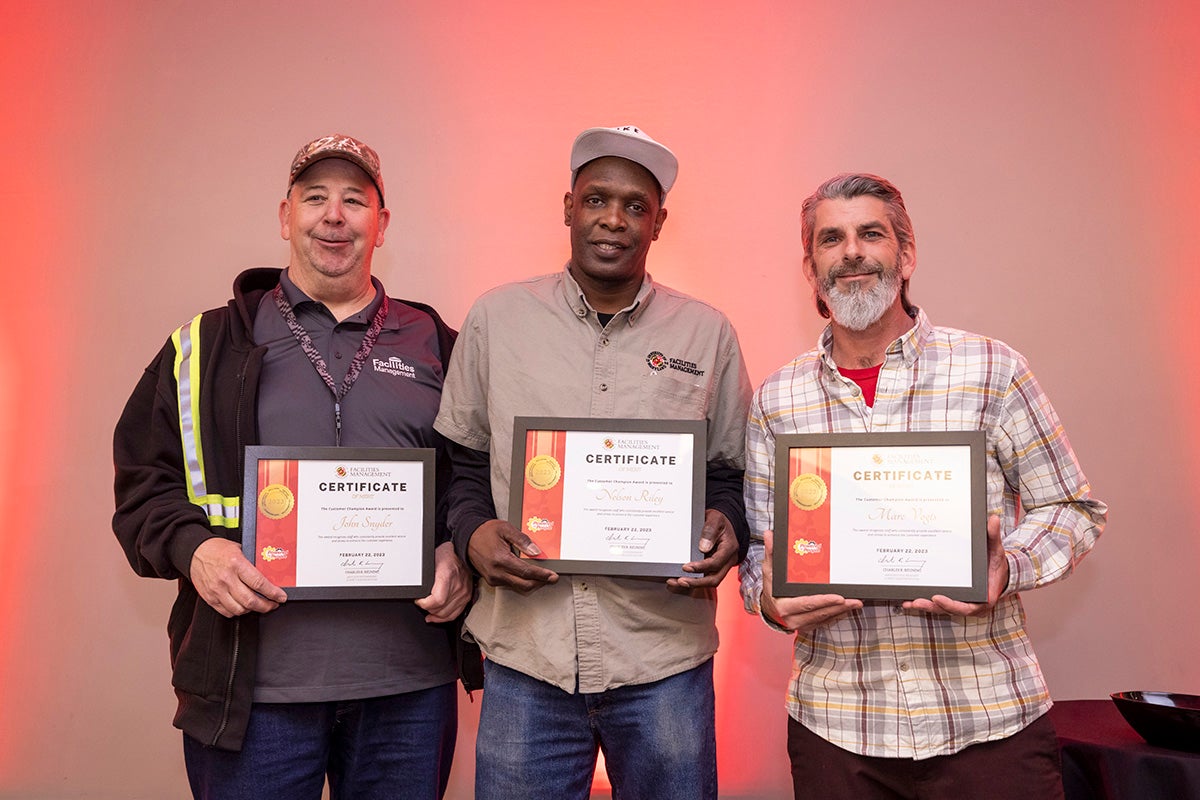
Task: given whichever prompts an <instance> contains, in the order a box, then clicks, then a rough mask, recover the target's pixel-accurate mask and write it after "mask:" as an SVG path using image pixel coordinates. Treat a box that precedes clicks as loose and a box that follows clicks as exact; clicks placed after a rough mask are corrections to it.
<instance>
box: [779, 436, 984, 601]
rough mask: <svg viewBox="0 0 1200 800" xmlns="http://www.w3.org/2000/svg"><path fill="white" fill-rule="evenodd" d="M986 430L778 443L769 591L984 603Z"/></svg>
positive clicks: (782, 594)
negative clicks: (941, 596)
mask: <svg viewBox="0 0 1200 800" xmlns="http://www.w3.org/2000/svg"><path fill="white" fill-rule="evenodd" d="M985 449H986V442H985V438H984V434H983V432H982V431H952V432H945V431H939V432H909V433H861V434H858V433H851V434H781V435H779V436H776V438H775V530H774V542H775V546H774V560H773V561H772V563H771V567H772V570H773V584H772V592H773V593H774V594H775V596H777V597H795V596H800V595H812V594H840V595H842V596H844V597H848V598H857V599H861V600H914V599H917V598H922V597H931V596H933V595H935V594H940V595H945V596H947V597H949V598H951V599H954V600H961V601H964V602H982V601H984V600H986V598H987V507H986V505H987V500H986V494H987V487H986V469H985V462H984V457H985Z"/></svg>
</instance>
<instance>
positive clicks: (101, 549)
mask: <svg viewBox="0 0 1200 800" xmlns="http://www.w3.org/2000/svg"><path fill="white" fill-rule="evenodd" d="M0 2H2V3H3V8H2V15H3V19H4V20H5V25H4V30H3V32H0V39H2V41H3V46H2V47H0V103H2V107H3V108H4V114H3V115H2V116H0V192H2V197H3V205H2V208H3V225H2V226H0V230H2V231H3V234H4V236H3V240H2V241H3V244H2V245H0V253H2V255H3V277H4V281H3V287H4V294H3V304H4V312H3V313H2V314H0V442H2V444H0V519H2V520H3V527H2V528H0V797H12V798H16V797H21V798H30V797H43V798H84V797H86V798H130V797H147V798H149V797H153V798H175V797H185V796H187V790H186V783H185V781H184V778H183V769H182V758H181V755H180V746H179V736H178V732H176V731H175V730H174V729H172V728H171V727H170V718H171V713H172V710H173V706H174V701H173V697H172V694H171V691H170V684H169V672H168V665H167V647H166V637H165V635H164V628H165V624H166V616H167V609H168V607H169V603H170V599H171V597H172V595H173V594H174V587H173V586H172V585H170V584H167V583H160V582H153V581H145V580H141V579H138V578H136V577H135V576H134V575H133V574H132V572H131V571H130V570H129V569H128V567H127V566H126V565H125V563H124V559H123V557H122V554H121V552H120V550H119V549H118V547H117V546H116V543H115V541H114V539H113V537H112V534H111V532H110V531H109V515H110V514H111V510H112V498H111V475H112V469H111V453H110V437H111V431H112V426H113V424H114V422H115V420H116V418H117V415H118V413H119V410H120V408H121V406H122V404H123V403H124V400H125V398H126V397H127V395H128V392H129V391H130V389H131V388H132V387H133V385H134V382H135V381H136V379H137V376H138V375H139V373H140V370H141V369H142V368H143V367H144V366H145V365H146V364H147V363H148V362H149V360H150V358H151V356H152V354H153V353H154V352H155V351H156V350H157V348H158V347H159V346H160V344H161V343H162V341H163V340H164V338H165V336H166V335H167V334H168V332H169V331H170V330H171V329H172V328H174V327H175V326H176V325H178V324H179V323H180V322H182V321H183V320H185V319H187V318H189V317H190V316H191V315H192V314H194V313H195V312H196V311H198V310H200V309H203V308H208V307H212V306H214V305H218V304H221V303H223V302H224V301H225V299H226V297H227V293H228V288H229V285H230V281H231V280H232V278H233V276H234V274H235V273H236V272H238V271H239V270H240V269H242V268H243V267H246V266H251V265H256V264H281V263H282V262H283V261H284V260H285V259H286V257H287V248H286V246H285V244H284V243H283V242H282V241H281V240H280V239H279V238H278V223H277V220H276V207H277V204H278V202H279V200H280V198H281V196H282V194H283V191H284V188H285V178H286V169H287V166H288V164H289V162H290V159H291V156H292V154H293V152H294V151H295V149H296V148H297V147H298V146H299V145H300V144H301V143H303V142H305V141H307V140H308V139H311V138H313V137H315V136H318V135H321V134H324V133H328V132H331V131H335V130H336V131H344V132H347V133H351V134H353V135H356V136H359V137H360V138H362V139H364V140H366V141H367V142H369V143H370V144H371V145H372V146H374V147H375V148H376V149H377V150H378V151H379V152H380V154H381V155H382V158H383V164H384V171H385V173H386V176H387V182H388V187H389V198H388V200H389V203H388V205H389V207H391V208H392V210H393V212H392V213H393V219H392V225H391V228H390V229H389V231H388V241H387V243H386V244H385V245H384V247H383V248H382V249H381V250H380V251H378V255H377V258H376V267H377V269H376V271H377V273H378V274H379V275H380V277H381V278H382V280H383V281H384V283H385V285H386V286H387V287H388V288H389V289H390V290H391V291H392V292H393V293H394V294H398V295H401V296H406V297H413V298H420V299H422V300H425V301H428V302H430V303H432V304H433V305H434V306H436V307H437V308H438V309H439V310H440V311H441V312H442V313H443V315H444V316H445V317H446V318H447V320H448V321H450V322H451V324H458V323H460V322H461V320H462V318H463V315H464V314H465V312H466V309H467V308H468V306H469V305H470V303H471V301H472V300H473V299H474V298H475V297H476V296H477V295H478V294H479V293H480V292H482V291H483V290H485V289H487V288H489V287H491V286H493V285H495V284H497V283H500V282H503V281H507V280H512V279H516V278H520V277H523V276H527V275H530V274H535V273H543V272H549V271H554V270H556V269H558V268H559V267H560V266H561V265H562V263H563V261H564V260H565V258H566V255H567V235H566V233H567V232H566V230H565V229H564V228H563V227H562V223H561V219H562V217H561V198H562V194H563V192H564V191H565V190H566V188H567V178H568V171H567V163H566V162H567V154H568V150H569V146H570V142H571V140H572V138H573V137H574V135H575V134H576V133H577V132H578V131H579V130H581V129H582V128H585V127H589V126H592V125H617V124H637V125H639V126H641V127H643V128H644V129H645V130H647V131H649V132H650V133H651V135H653V136H654V137H656V138H658V139H660V140H661V141H663V142H665V143H667V144H668V145H669V146H670V147H671V148H672V149H674V150H675V152H676V153H677V154H678V156H679V158H680V162H681V172H680V179H679V183H678V185H677V188H676V189H675V190H674V191H673V192H672V193H671V197H670V202H669V208H670V217H669V219H668V220H667V223H666V225H665V227H664V229H663V233H662V237H661V239H660V241H659V242H658V243H656V244H655V246H654V248H653V249H652V251H651V254H650V269H651V272H652V273H653V274H654V275H655V277H656V278H658V279H660V280H662V281H664V282H666V283H668V284H672V285H674V286H676V287H678V288H680V289H682V290H684V291H687V292H689V293H691V294H694V295H697V296H699V297H701V298H704V299H707V300H709V301H711V302H713V303H714V304H716V305H718V306H720V307H721V308H722V309H723V310H724V311H725V312H726V313H727V314H729V316H730V317H731V319H732V320H733V322H734V324H735V325H736V327H737V328H738V331H739V333H740V335H741V339H742V344H743V347H744V349H745V350H746V352H747V354H748V359H749V366H750V370H751V377H752V378H753V379H754V380H755V381H756V382H757V381H760V380H761V379H762V378H764V377H765V376H766V375H767V374H768V372H769V371H770V370H772V369H774V368H775V367H776V366H778V365H780V364H782V363H783V362H784V361H786V360H787V359H789V358H790V357H791V356H793V355H794V354H796V353H798V352H800V351H801V350H804V349H807V348H808V347H809V346H810V345H811V344H812V342H813V341H814V340H815V338H816V336H817V333H818V331H819V329H820V325H819V321H818V319H817V317H816V314H815V312H814V310H813V308H812V304H811V299H810V297H809V293H808V289H807V286H806V284H805V283H804V281H803V280H802V279H801V277H800V274H799V264H800V232H799V224H798V214H799V204H800V200H801V199H802V198H803V197H804V196H805V195H806V194H807V193H808V192H809V191H811V189H812V188H813V187H814V186H815V185H816V184H817V183H818V182H820V181H821V180H822V179H824V178H826V177H828V176H830V175H832V174H833V173H836V172H840V171H845V170H866V171H872V172H878V173H880V174H882V175H885V176H887V177H889V178H891V179H892V180H894V181H895V182H896V183H897V184H898V185H899V186H900V187H901V189H902V190H903V191H904V193H905V196H906V199H907V201H908V206H909V210H910V212H911V214H912V216H913V219H914V222H915V226H916V234H917V255H918V268H917V272H916V275H915V277H914V279H913V284H912V297H913V299H914V301H915V302H917V303H918V304H920V305H922V306H924V307H925V308H926V309H927V310H928V311H929V313H930V314H931V316H932V318H933V319H934V321H935V322H936V323H938V324H942V325H951V326H956V327H963V328H969V329H973V330H977V331H980V332H984V333H988V334H991V335H994V336H997V337H999V338H1002V339H1004V340H1006V341H1008V342H1009V343H1010V344H1012V345H1014V346H1016V347H1017V348H1018V349H1020V350H1022V351H1023V352H1024V353H1025V354H1026V355H1027V356H1028V357H1029V359H1030V361H1031V362H1032V364H1033V366H1034V369H1035V371H1036V372H1037V374H1038V376H1039V378H1040V379H1041V381H1042V382H1043V384H1044V385H1045V387H1046V389H1047V390H1048V391H1049V393H1050V395H1051V397H1052V398H1053V399H1054V401H1055V404H1056V406H1057V408H1058V411H1059V413H1060V415H1061V416H1062V418H1063V421H1064V423H1065V424H1066V426H1067V429H1068V430H1069V431H1070V434H1071V438H1072V442H1073V443H1074V445H1075V448H1076V451H1077V454H1078V456H1079V457H1080V459H1081V461H1082V462H1083V464H1084V466H1085V468H1086V470H1087V472H1088V475H1089V476H1090V478H1091V479H1092V482H1093V484H1094V487H1095V489H1096V492H1097V494H1098V495H1099V496H1100V497H1102V498H1103V499H1105V500H1107V501H1109V502H1110V504H1111V506H1112V510H1113V514H1112V521H1111V524H1110V528H1109V531H1108V533H1107V534H1106V535H1105V537H1104V539H1103V540H1102V541H1101V543H1100V545H1099V547H1098V549H1097V551H1096V552H1095V553H1094V554H1093V555H1092V556H1091V557H1089V558H1088V559H1087V560H1086V561H1085V562H1084V563H1083V565H1082V568H1081V569H1080V571H1079V573H1078V574H1077V575H1076V576H1074V577H1073V578H1071V579H1070V580H1068V581H1067V582H1065V583H1063V584H1061V585H1059V586H1055V587H1051V588H1048V589H1044V590H1039V591H1037V592H1033V593H1030V594H1029V595H1027V596H1026V606H1027V609H1028V611H1029V615H1030V625H1031V630H1032V634H1033V638H1034V642H1035V644H1036V645H1037V647H1038V651H1039V653H1040V655H1041V658H1042V661H1043V666H1044V669H1045V671H1046V674H1047V677H1048V679H1049V682H1050V686H1051V690H1052V692H1053V693H1054V695H1055V697H1056V698H1059V699H1069V698H1080V697H1104V696H1105V695H1107V694H1108V693H1109V692H1113V691H1119V690H1128V689H1168V690H1173V691H1183V692H1200V669H1198V668H1197V667H1196V664H1197V663H1200V638H1198V637H1197V636H1196V635H1195V631H1196V630H1197V627H1198V625H1197V623H1198V620H1197V617H1198V616H1200V614H1198V610H1200V600H1198V598H1197V594H1196V590H1195V588H1194V585H1195V575H1196V564H1197V560H1198V559H1197V555H1198V552H1197V551H1198V550H1200V544H1198V542H1200V539H1198V537H1197V536H1196V535H1195V533H1194V531H1195V528H1196V520H1195V517H1196V514H1195V512H1194V506H1195V500H1194V497H1195V495H1196V492H1195V489H1194V483H1195V479H1196V475H1197V474H1198V473H1200V459H1198V458H1197V452H1200V421H1198V419H1200V415H1197V414H1196V413H1195V411H1194V409H1195V408H1196V406H1197V395H1198V393H1200V378H1198V377H1197V375H1198V372H1197V356H1196V342H1197V341H1198V340H1200V314H1197V313H1196V311H1195V305H1196V300H1195V298H1196V295H1197V293H1198V292H1200V277H1198V274H1200V270H1198V266H1197V247H1196V230H1197V227H1198V225H1200V223H1198V221H1197V220H1198V219H1200V191H1198V187H1200V149H1198V148H1197V145H1196V143H1197V142H1198V141H1200V99H1198V98H1200V56H1198V55H1197V54H1198V53H1200V11H1198V10H1197V8H1196V6H1195V4H1194V3H1192V2H1185V0H1151V1H1150V2H1144V3H1138V4H1135V5H1131V4H1128V3H1123V2H1115V1H1114V0H1102V1H1101V2H1084V0H1062V1H1061V2H1054V3H1039V4H1025V5H1028V7H1023V4H1011V3H1007V2H999V1H998V0H997V1H993V0H983V1H982V2H977V3H951V2H939V1H930V2H913V3H902V4H901V3H887V4H881V3H873V2H867V1H866V0H858V1H857V2H847V3H838V4H833V3H819V4H818V3H809V2H804V3H784V2H763V1H762V0H751V1H750V2H747V3H742V4H740V5H739V6H738V10H736V11H735V10H733V9H732V7H731V6H729V5H728V4H726V3H696V2H682V1H681V0H662V1H661V2H657V3H634V2H624V1H623V0H616V1H615V2H608V3H603V4H592V5H589V6H578V5H565V6H561V7H547V4H544V3H519V2H517V3H505V4H497V3H485V2H480V1H479V0H463V2H458V3H451V4H435V3H418V2H410V1H405V2H372V1H371V0H366V2H363V3H358V4H354V5H352V6H338V5H331V4H329V3H316V2H312V1H311V0H298V2H288V3H282V2H262V3H235V2H230V1H227V0H219V1H217V2H209V3H204V4H184V3H178V2H163V3H149V2H132V1H131V0H113V2H110V3H106V4H95V3H84V2H69V1H67V0H47V2H45V3H40V4H28V3H26V4H18V3H16V2H12V1H11V0H0ZM735 584H736V581H735V577H734V576H730V579H729V580H728V581H727V582H726V584H725V586H723V587H722V592H721V594H722V606H721V614H720V621H719V624H720V626H721V631H722V646H721V651H720V653H719V654H718V656H717V661H716V667H717V693H718V712H717V717H718V719H717V725H718V729H717V732H718V749H719V771H720V776H721V785H722V796H723V797H730V798H734V797H743V798H775V797H782V796H787V793H788V791H789V789H788V786H789V782H788V773H787V766H786V752H785V749H784V731H785V724H784V711H783V692H784V682H785V680H786V677H787V673H788V658H789V651H790V648H789V642H788V640H787V638H786V637H783V636H780V635H778V634H775V633H772V632H770V631H768V630H767V629H766V628H765V627H764V626H762V625H761V623H759V622H758V621H756V620H755V619H754V618H752V617H749V616H747V615H745V614H744V613H743V612H742V611H741V610H740V604H739V602H738V598H737V596H736V591H735V589H736V585H735ZM477 713H478V703H477V702H476V703H474V704H472V703H470V702H467V701H465V699H464V703H463V715H462V716H463V720H462V726H461V731H460V737H459V758H458V760H457V762H456V765H455V771H454V775H453V778H452V784H451V792H450V796H451V797H452V798H469V797H470V793H471V790H470V786H471V775H472V770H473V757H472V753H473V748H472V744H473V736H474V726H475V723H474V719H475V715H477ZM602 793H603V792H602V790H599V792H598V794H600V795H602Z"/></svg>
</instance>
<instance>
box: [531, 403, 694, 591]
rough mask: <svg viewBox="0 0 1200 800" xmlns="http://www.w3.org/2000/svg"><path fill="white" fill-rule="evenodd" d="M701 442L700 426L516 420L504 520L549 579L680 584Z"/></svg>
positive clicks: (690, 556) (689, 553)
mask: <svg viewBox="0 0 1200 800" xmlns="http://www.w3.org/2000/svg"><path fill="white" fill-rule="evenodd" d="M706 442H707V433H706V427H705V422H704V420H646V419H579V418H570V419H569V418H563V417H517V418H516V420H515V421H514V424H513V460H512V481H511V488H510V494H509V521H510V522H511V523H512V524H513V526H514V527H517V528H520V529H521V530H522V531H523V532H524V533H525V534H526V535H527V536H529V538H530V539H532V540H533V541H534V542H535V543H536V544H537V546H538V547H539V548H541V551H542V556H541V557H539V559H538V560H540V561H542V562H543V563H544V564H545V566H546V568H547V569H552V570H554V571H556V572H563V573H589V574H595V575H641V576H648V577H680V576H683V575H689V574H691V573H685V572H683V569H682V568H683V565H684V564H685V563H687V562H689V561H696V560H698V559H699V558H700V548H699V541H700V531H701V529H702V528H703V526H704V488H705V486H704V482H705V465H706V460H705V453H706V449H707V444H706ZM522 555H523V554H522ZM523 557H524V556H523Z"/></svg>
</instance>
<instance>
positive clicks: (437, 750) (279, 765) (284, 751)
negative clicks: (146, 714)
mask: <svg viewBox="0 0 1200 800" xmlns="http://www.w3.org/2000/svg"><path fill="white" fill-rule="evenodd" d="M457 729H458V694H457V684H454V683H447V684H445V685H444V686H435V687H434V688H432V689H423V690H421V691H416V692H406V693H404V694H394V695H389V696H387V697H372V698H368V699H365V700H350V701H342V702H328V703H255V704H254V707H253V708H252V709H251V711H250V725H249V727H248V728H247V730H246V740H245V742H244V744H243V745H242V749H241V751H240V752H236V753H235V752H230V751H228V750H218V749H216V748H214V747H206V746H204V745H202V744H201V743H200V742H198V741H196V740H195V739H193V738H192V737H190V736H187V735H186V734H185V735H184V737H183V755H184V761H185V763H186V765H187V772H188V782H189V783H190V784H191V787H192V794H193V796H195V797H196V798H197V800H243V799H244V800H263V798H287V799H288V800H305V799H306V798H311V799H312V800H320V798H321V792H322V789H323V788H324V785H325V777H326V775H328V776H329V796H330V798H331V800H351V799H352V798H353V800H359V799H360V798H362V799H363V800H367V799H370V798H379V800H383V798H405V800H407V799H408V798H414V800H416V799H417V798H420V800H426V799H428V800H437V798H440V797H441V796H442V795H443V794H444V793H445V791H446V782H447V781H448V780H449V778H450V760H451V758H452V757H453V756H454V739H455V735H456V733H457Z"/></svg>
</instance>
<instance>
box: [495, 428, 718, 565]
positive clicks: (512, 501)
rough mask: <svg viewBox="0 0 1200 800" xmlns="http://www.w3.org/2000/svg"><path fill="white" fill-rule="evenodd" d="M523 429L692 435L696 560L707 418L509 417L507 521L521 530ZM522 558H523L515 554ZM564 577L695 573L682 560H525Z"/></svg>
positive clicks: (693, 557)
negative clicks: (509, 462)
mask: <svg viewBox="0 0 1200 800" xmlns="http://www.w3.org/2000/svg"><path fill="white" fill-rule="evenodd" d="M529 431H566V432H570V431H595V432H599V433H613V434H626V433H682V434H691V436H692V541H691V558H690V559H689V561H699V560H700V559H701V557H702V556H701V554H700V532H701V530H703V528H704V497H705V494H704V493H705V480H706V476H707V469H708V422H707V421H706V420H702V419H687V420H683V419H602V418H598V417H514V418H513V448H512V472H511V473H509V492H508V521H509V522H510V523H511V524H512V525H513V527H515V528H516V529H517V530H521V509H522V507H523V506H524V498H525V478H524V476H525V462H526V459H525V456H526V452H525V442H526V439H527V436H526V434H527V433H528V432H529ZM518 555H520V556H521V557H522V558H528V557H527V556H525V555H523V554H520V553H518ZM528 560H529V561H531V562H533V563H535V564H538V565H539V566H542V567H545V568H546V569H549V570H553V571H554V572H560V573H563V574H565V575H572V574H581V575H622V576H625V577H644V578H683V577H693V578H694V577H699V576H698V575H697V573H694V572H684V571H683V563H686V562H681V563H665V562H658V561H598V560H590V559H573V558H528Z"/></svg>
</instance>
